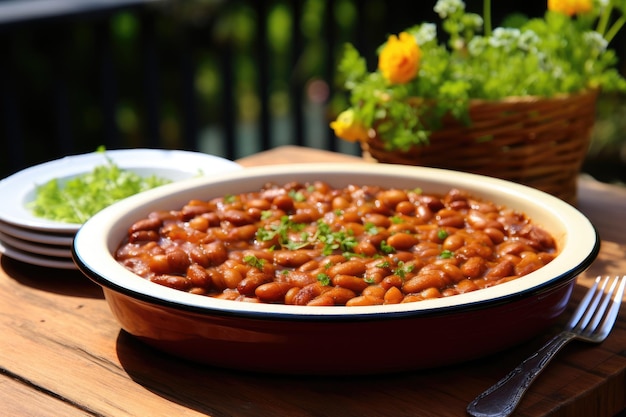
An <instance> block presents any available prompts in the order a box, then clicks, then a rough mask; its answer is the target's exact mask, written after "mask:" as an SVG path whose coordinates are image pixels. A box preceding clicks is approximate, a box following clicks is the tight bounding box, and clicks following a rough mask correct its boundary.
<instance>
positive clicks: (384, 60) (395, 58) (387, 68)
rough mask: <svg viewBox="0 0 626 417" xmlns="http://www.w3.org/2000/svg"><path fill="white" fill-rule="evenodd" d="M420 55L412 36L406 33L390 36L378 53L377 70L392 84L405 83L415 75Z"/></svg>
mask: <svg viewBox="0 0 626 417" xmlns="http://www.w3.org/2000/svg"><path fill="white" fill-rule="evenodd" d="M421 54H422V52H421V51H420V48H419V45H418V44H417V41H416V40H415V37H414V36H412V35H410V34H408V33H406V32H402V33H400V35H399V37H397V36H396V35H391V36H389V39H388V40H387V43H386V44H385V46H384V47H383V49H382V50H381V51H380V56H379V57H378V69H380V71H381V72H382V74H383V77H385V78H386V79H387V80H389V81H390V82H392V83H394V84H404V83H407V82H409V81H411V80H412V79H413V78H414V77H415V75H416V74H417V70H418V69H419V63H420V57H421Z"/></svg>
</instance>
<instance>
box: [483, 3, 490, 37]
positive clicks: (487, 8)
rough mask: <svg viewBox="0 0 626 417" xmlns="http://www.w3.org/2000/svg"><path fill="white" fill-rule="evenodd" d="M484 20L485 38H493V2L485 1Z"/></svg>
mask: <svg viewBox="0 0 626 417" xmlns="http://www.w3.org/2000/svg"><path fill="white" fill-rule="evenodd" d="M483 20H484V22H485V36H491V0H483Z"/></svg>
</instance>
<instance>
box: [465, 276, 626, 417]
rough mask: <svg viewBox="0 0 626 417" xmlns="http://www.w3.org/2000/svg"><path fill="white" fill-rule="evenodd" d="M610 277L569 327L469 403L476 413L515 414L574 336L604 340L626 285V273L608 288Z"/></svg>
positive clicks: (589, 293) (591, 291)
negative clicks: (560, 351)
mask: <svg viewBox="0 0 626 417" xmlns="http://www.w3.org/2000/svg"><path fill="white" fill-rule="evenodd" d="M609 281H610V277H608V276H607V277H606V278H605V279H604V280H602V277H597V278H596V280H595V283H594V284H593V286H592V287H591V288H590V289H589V291H587V294H585V297H584V298H583V299H582V301H581V302H580V305H579V306H578V308H577V309H576V311H575V312H574V314H573V316H572V318H571V319H570V321H569V322H568V323H567V325H566V326H565V329H563V331H562V332H561V333H559V334H557V335H556V336H554V337H553V338H552V339H550V340H549V341H548V342H547V343H546V344H545V345H544V346H543V347H541V348H540V349H539V350H538V351H537V352H535V353H534V354H533V355H532V356H530V357H529V358H528V359H526V360H525V361H524V362H522V363H521V364H519V365H518V366H517V367H516V368H515V369H513V370H512V371H511V372H510V373H509V374H508V375H507V376H505V377H504V378H502V379H501V380H500V381H498V382H497V383H496V384H495V385H493V386H491V387H490V388H489V389H487V390H486V391H485V392H483V393H482V394H480V395H479V396H478V397H476V399H474V401H472V402H471V403H470V404H469V405H468V406H467V412H468V413H469V414H470V415H471V416H474V417H506V416H509V415H511V413H512V412H513V410H514V409H515V407H517V405H518V404H519V402H520V400H521V399H522V396H523V395H524V393H525V392H526V390H527V389H528V387H529V386H530V384H532V383H533V381H534V380H535V379H536V378H537V376H538V375H539V374H540V373H541V371H543V369H544V368H545V367H546V365H547V364H548V363H549V362H550V360H551V359H552V358H553V357H554V356H555V355H556V354H557V353H558V352H559V350H561V348H562V347H563V346H565V345H566V344H567V343H568V342H570V341H572V340H581V341H584V342H591V343H600V342H602V341H604V339H606V337H607V336H608V335H609V332H610V331H611V329H612V328H613V324H615V320H616V318H617V313H618V312H619V308H620V305H621V303H622V297H623V295H624V286H625V285H626V275H624V276H622V277H621V278H620V277H619V276H616V277H615V279H614V280H613V283H612V284H611V286H610V288H609V290H608V291H605V290H606V287H607V284H608V282H609ZM600 282H602V284H601V285H600Z"/></svg>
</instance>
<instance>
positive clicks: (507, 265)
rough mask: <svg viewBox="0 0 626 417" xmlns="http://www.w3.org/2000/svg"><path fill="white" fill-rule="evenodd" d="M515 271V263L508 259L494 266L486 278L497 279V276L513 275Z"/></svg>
mask: <svg viewBox="0 0 626 417" xmlns="http://www.w3.org/2000/svg"><path fill="white" fill-rule="evenodd" d="M514 273H515V265H514V264H513V262H511V261H510V260H508V259H505V260H504V261H502V262H500V263H498V264H496V265H495V266H494V267H492V268H491V269H490V270H489V272H487V275H485V278H490V279H495V278H503V277H506V276H509V275H513V274H514Z"/></svg>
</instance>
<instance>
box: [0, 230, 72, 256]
mask: <svg viewBox="0 0 626 417" xmlns="http://www.w3.org/2000/svg"><path fill="white" fill-rule="evenodd" d="M0 242H3V243H5V244H7V245H9V246H12V247H14V248H15V249H19V250H21V251H24V252H28V253H32V254H33V255H44V256H54V257H57V258H69V259H71V258H72V249H71V247H70V246H59V245H49V244H41V243H34V242H29V241H28V240H22V239H18V238H16V237H13V236H10V235H7V234H5V233H2V232H0Z"/></svg>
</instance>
